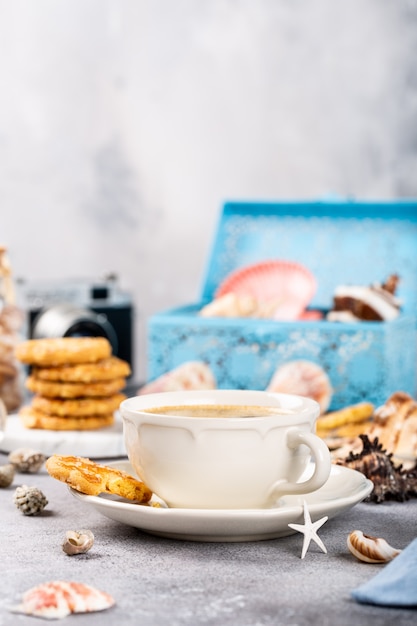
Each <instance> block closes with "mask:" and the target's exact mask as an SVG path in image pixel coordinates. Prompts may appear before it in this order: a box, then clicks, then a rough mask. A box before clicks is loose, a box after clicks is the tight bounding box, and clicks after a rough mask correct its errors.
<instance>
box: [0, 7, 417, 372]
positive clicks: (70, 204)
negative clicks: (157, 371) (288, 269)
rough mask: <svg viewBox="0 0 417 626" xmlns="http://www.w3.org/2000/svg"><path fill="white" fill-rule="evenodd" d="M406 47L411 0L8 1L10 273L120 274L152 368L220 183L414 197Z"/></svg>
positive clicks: (194, 294) (2, 110)
mask: <svg viewBox="0 0 417 626" xmlns="http://www.w3.org/2000/svg"><path fill="white" fill-rule="evenodd" d="M416 59H417V2H416V1H415V0H344V1H342V0H339V1H338V0H256V1H255V0H212V1H203V2H193V1H192V0H177V1H176V2H172V1H171V0H153V1H151V0H148V1H144V0H140V1H139V0H119V1H115V0H106V1H105V0H60V1H56V0H37V1H36V2H34V1H33V0H10V1H7V0H0V78H1V83H0V90H1V91H0V93H1V97H0V172H1V173H0V215H1V220H0V240H1V242H3V243H5V244H6V245H7V246H8V248H9V250H10V258H11V262H12V264H13V268H14V271H15V274H16V275H17V276H21V277H25V278H26V279H28V280H38V279H42V280H43V279H53V280H55V279H56V280H64V279H66V278H72V277H74V276H76V277H78V276H79V277H92V278H94V277H97V276H101V275H103V274H105V273H107V272H116V273H117V274H119V276H120V278H121V283H122V285H123V286H124V287H125V288H127V289H129V290H131V291H132V293H133V295H134V299H135V304H136V308H137V315H138V320H137V326H138V328H137V352H138V358H139V361H140V365H139V374H138V375H139V377H140V378H143V377H144V376H145V372H146V353H145V345H144V336H145V324H146V320H147V318H148V316H149V315H151V314H152V313H154V312H156V311H158V310H161V309H165V308H167V307H171V306H175V305H177V304H183V303H188V302H191V301H194V300H195V299H198V297H199V293H200V287H201V281H202V278H203V275H204V270H205V265H206V261H207V257H208V254H209V250H210V246H211V242H212V237H213V234H214V229H215V226H216V221H217V216H218V212H219V208H220V206H221V203H222V202H223V200H224V199H226V198H295V199H297V198H317V197H320V196H322V195H325V194H328V193H337V194H341V195H347V194H348V195H353V196H358V197H362V198H393V197H397V196H417V177H416V175H415V172H416V167H417V124H416V114H417V66H416ZM329 253H330V254H331V253H332V251H329Z"/></svg>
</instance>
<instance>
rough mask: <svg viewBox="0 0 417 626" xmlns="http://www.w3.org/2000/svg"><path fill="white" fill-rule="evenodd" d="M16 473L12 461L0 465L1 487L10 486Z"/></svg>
mask: <svg viewBox="0 0 417 626" xmlns="http://www.w3.org/2000/svg"><path fill="white" fill-rule="evenodd" d="M14 475H15V469H14V466H13V465H12V464H11V463H8V464H7V465H1V466H0V487H2V488H5V487H10V485H11V484H12V482H13V479H14Z"/></svg>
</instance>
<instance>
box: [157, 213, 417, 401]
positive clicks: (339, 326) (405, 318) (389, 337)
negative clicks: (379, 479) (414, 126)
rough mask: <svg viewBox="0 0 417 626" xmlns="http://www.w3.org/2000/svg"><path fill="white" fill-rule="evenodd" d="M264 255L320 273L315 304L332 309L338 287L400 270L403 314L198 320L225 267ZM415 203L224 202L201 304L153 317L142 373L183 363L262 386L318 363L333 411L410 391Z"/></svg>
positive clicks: (229, 384)
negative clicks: (281, 369)
mask: <svg viewBox="0 0 417 626" xmlns="http://www.w3.org/2000/svg"><path fill="white" fill-rule="evenodd" d="M268 259H285V260H292V261H297V262H299V263H302V264H304V265H305V266H307V267H308V268H309V269H310V270H311V271H312V272H313V273H314V275H315V276H316V278H317V282H318V289H317V292H316V296H315V298H314V301H313V302H312V304H311V307H312V308H320V309H322V310H324V311H326V310H328V309H329V308H331V306H332V300H333V293H334V290H335V288H336V287H337V286H338V285H341V284H354V285H368V284H371V283H374V282H382V281H384V280H385V279H386V278H387V277H388V276H389V275H391V274H394V273H396V274H398V275H399V276H400V279H401V280H400V284H399V288H398V292H397V295H398V297H400V298H401V300H402V302H403V309H402V312H401V314H400V316H399V317H398V318H397V319H395V320H394V321H391V322H359V323H336V322H328V321H325V320H323V321H297V322H277V321H272V320H271V321H270V320H256V319H225V318H202V317H199V316H198V311H199V309H200V308H201V307H202V306H203V305H204V304H206V303H207V302H210V301H211V300H212V299H213V295H214V293H215V291H216V289H217V287H218V285H219V284H220V282H221V281H222V280H223V278H225V277H226V276H227V275H228V274H229V273H230V272H231V271H233V270H235V269H236V268H238V267H243V266H245V265H249V264H251V263H255V262H259V261H264V260H268ZM416 315H417V201H395V202H390V201H387V202H363V201H347V202H345V201H343V202H341V201H323V202H279V203H278V202H276V203H275V202H228V203H226V204H225V205H224V207H223V210H222V212H221V216H220V220H219V224H218V228H217V233H216V236H215V240H214V246H213V252H212V255H211V258H210V259H209V263H208V268H207V273H206V279H205V281H204V285H203V291H202V297H201V301H200V302H198V303H195V304H189V305H186V306H183V307H180V308H176V309H172V310H170V311H166V312H162V313H160V314H157V315H154V316H152V317H151V318H150V320H149V323H148V363H149V371H148V380H153V379H155V378H157V377H158V376H160V375H161V374H163V373H165V372H167V371H169V370H171V369H173V368H174V367H176V366H178V365H180V364H181V363H184V362H185V361H189V360H203V361H205V362H206V363H208V364H209V365H210V367H211V368H212V370H213V372H214V375H215V376H216V379H217V385H218V387H219V388H224V389H225V388H236V389H265V388H266V387H267V385H268V383H269V381H270V379H271V378H272V375H273V373H274V371H275V370H276V369H277V367H278V366H280V365H282V364H284V363H286V362H288V361H292V360H295V359H308V360H310V361H314V362H316V363H318V364H320V365H321V366H322V367H323V368H324V369H325V370H326V372H327V374H328V375H329V377H330V380H331V383H332V387H333V390H334V394H333V400H332V404H331V408H332V409H336V408H340V407H342V406H346V405H348V404H353V403H356V402H360V401H362V400H367V401H370V402H373V403H375V404H376V405H379V404H382V403H384V402H385V400H386V399H387V398H388V396H389V395H390V394H391V393H393V392H394V391H398V390H403V391H406V392H408V393H410V394H411V395H413V396H415V395H416V379H417V375H416V371H417V368H416V359H417V356H416V353H417V331H416V328H417V322H416Z"/></svg>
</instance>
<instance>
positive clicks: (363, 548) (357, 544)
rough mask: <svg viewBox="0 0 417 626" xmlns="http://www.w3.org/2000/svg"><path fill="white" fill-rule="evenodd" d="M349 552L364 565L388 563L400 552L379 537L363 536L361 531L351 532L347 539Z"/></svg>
mask: <svg viewBox="0 0 417 626" xmlns="http://www.w3.org/2000/svg"><path fill="white" fill-rule="evenodd" d="M347 546H348V548H349V550H350V552H351V553H352V554H353V556H355V557H356V558H357V559H359V560H360V561H364V562H365V563H388V561H392V559H393V558H394V557H396V556H397V555H398V554H399V553H400V552H401V550H397V548H393V547H392V546H390V545H389V543H387V541H385V539H382V538H381V537H371V536H370V535H365V534H364V533H363V532H362V531H361V530H353V531H352V532H351V533H350V535H349V536H348V539H347Z"/></svg>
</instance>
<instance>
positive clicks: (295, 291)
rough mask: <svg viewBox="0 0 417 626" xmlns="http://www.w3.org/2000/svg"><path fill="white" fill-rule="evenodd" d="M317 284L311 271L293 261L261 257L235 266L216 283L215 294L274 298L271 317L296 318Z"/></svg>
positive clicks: (279, 318)
mask: <svg viewBox="0 0 417 626" xmlns="http://www.w3.org/2000/svg"><path fill="white" fill-rule="evenodd" d="M316 288H317V283H316V279H315V277H314V275H313V274H312V273H311V272H310V270H308V269H307V268H306V267H304V265H301V264H300V263H295V262H293V261H282V260H275V261H264V262H261V263H255V264H253V265H248V266H246V267H243V268H240V269H238V270H235V271H234V272H232V273H231V274H229V275H228V276H227V277H226V278H225V280H224V281H223V282H222V283H221V284H220V285H219V287H218V289H217V291H216V294H215V297H216V298H218V297H220V296H223V295H224V294H226V293H230V292H232V293H236V294H239V295H250V296H253V297H255V298H256V299H257V300H259V301H260V302H266V301H276V309H275V315H274V319H276V320H296V319H298V318H299V317H300V316H301V315H302V314H303V312H304V310H305V308H306V307H307V306H308V304H309V303H310V302H311V300H312V298H313V296H314V294H315V292H316Z"/></svg>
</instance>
